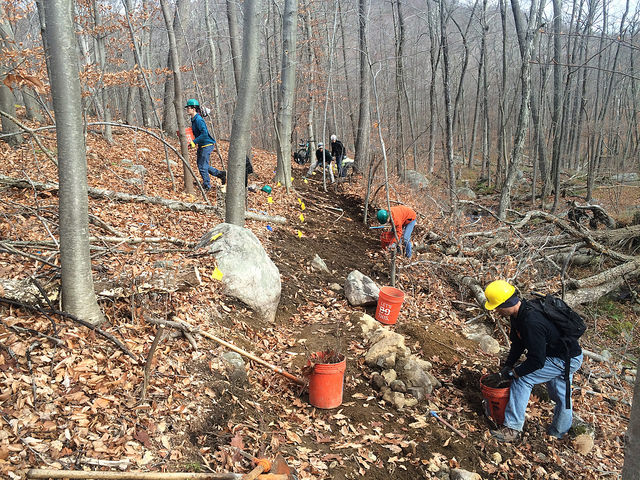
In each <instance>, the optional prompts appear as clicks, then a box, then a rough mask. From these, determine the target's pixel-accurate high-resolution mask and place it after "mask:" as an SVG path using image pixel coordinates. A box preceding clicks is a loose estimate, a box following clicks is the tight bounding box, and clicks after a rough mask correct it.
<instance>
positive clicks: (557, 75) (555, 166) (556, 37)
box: [551, 0, 562, 212]
mask: <svg viewBox="0 0 640 480" xmlns="http://www.w3.org/2000/svg"><path fill="white" fill-rule="evenodd" d="M561 26H562V0H553V115H552V116H551V136H552V138H553V153H552V155H551V171H552V172H553V189H554V190H555V192H554V196H553V207H552V209H551V211H552V212H555V211H556V209H557V208H558V199H559V198H560V168H561V165H560V147H561V144H560V140H561V137H562V126H561V125H560V117H561V115H562V111H561V110H562V101H561V99H562V92H561V88H562V71H561V69H562V67H561V62H562V59H561V58H560V56H561V55H562V49H561V48H562V47H561V45H560V33H561V29H562V27H561Z"/></svg>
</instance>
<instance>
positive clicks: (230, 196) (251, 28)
mask: <svg viewBox="0 0 640 480" xmlns="http://www.w3.org/2000/svg"><path fill="white" fill-rule="evenodd" d="M260 5H261V2H260V0H245V4H244V26H243V30H244V38H243V40H242V78H241V80H240V85H239V87H240V88H239V90H238V101H237V103H236V109H235V112H234V114H233V125H232V127H231V140H230V145H229V172H228V173H229V180H228V184H227V196H226V211H225V221H226V222H227V223H232V224H234V225H240V226H243V225H244V218H245V215H244V198H245V185H244V176H245V156H246V154H247V151H248V150H249V145H250V144H251V137H250V135H251V114H252V111H253V107H254V104H255V99H256V98H255V97H256V92H257V89H258V82H257V79H258V50H259V42H258V34H259V31H260V28H259V26H260V16H261V14H262V12H261V9H260Z"/></svg>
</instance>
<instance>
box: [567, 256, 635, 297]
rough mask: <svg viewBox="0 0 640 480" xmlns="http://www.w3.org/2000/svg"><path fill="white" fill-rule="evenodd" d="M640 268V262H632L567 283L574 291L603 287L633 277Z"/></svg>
mask: <svg viewBox="0 0 640 480" xmlns="http://www.w3.org/2000/svg"><path fill="white" fill-rule="evenodd" d="M638 268H640V262H638V261H637V260H636V261H631V262H627V263H623V264H622V265H618V266H617V267H613V268H610V269H609V270H605V271H604V272H601V273H598V274H597V275H593V276H591V277H586V278H581V279H579V280H571V281H570V282H568V283H567V286H568V287H569V288H571V289H573V290H578V289H581V288H590V287H596V286H598V285H602V284H603V283H606V282H611V281H613V280H617V279H619V278H620V277H622V276H624V275H633V274H634V272H636V271H637V270H638Z"/></svg>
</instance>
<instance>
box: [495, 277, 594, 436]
mask: <svg viewBox="0 0 640 480" xmlns="http://www.w3.org/2000/svg"><path fill="white" fill-rule="evenodd" d="M485 296H486V297H487V302H486V303H485V308H486V309H487V310H494V309H495V310H496V312H497V313H498V314H499V315H502V316H503V317H507V318H509V320H510V324H511V331H510V333H509V339H510V340H511V349H510V350H509V355H508V356H507V359H506V361H505V363H504V367H503V368H502V370H500V372H499V373H496V374H493V375H492V377H493V380H494V381H496V380H498V381H499V380H507V379H509V380H511V385H510V387H509V402H508V403H507V407H506V409H505V412H504V424H503V426H502V427H501V428H500V429H498V430H491V434H492V435H493V436H494V437H495V438H496V439H497V440H498V441H501V442H513V441H515V440H517V439H518V437H519V436H520V432H521V431H522V427H523V425H524V416H525V411H526V409H527V404H528V403H529V397H530V395H531V389H532V388H533V386H534V385H537V384H540V383H546V384H547V390H548V392H549V397H550V398H551V400H553V401H554V402H555V404H556V406H555V409H554V411H553V420H552V422H551V425H550V427H549V428H548V429H547V433H548V434H549V435H551V436H553V437H556V438H562V437H563V436H564V434H566V433H567V432H568V431H569V429H570V428H571V423H572V421H573V410H572V408H571V404H570V402H569V403H568V404H567V401H566V398H567V389H570V388H571V379H572V377H573V373H574V372H575V371H576V370H578V369H579V368H580V366H581V365H582V349H581V348H580V345H579V344H578V342H577V341H576V340H570V341H569V343H568V345H567V347H566V348H565V343H564V341H563V339H562V338H561V334H560V331H559V330H558V328H557V327H556V326H555V324H554V323H553V322H552V321H551V320H549V319H548V318H547V317H546V316H545V315H544V314H543V313H542V312H540V311H539V310H537V309H534V308H533V306H532V305H530V304H529V302H527V300H524V299H520V298H519V297H518V296H517V295H516V294H515V287H514V286H513V285H510V284H509V283H508V282H506V281H504V280H496V281H494V282H491V283H490V284H489V285H487V287H486V289H485ZM567 349H568V354H569V355H568V358H570V360H569V363H570V368H569V372H570V373H569V380H568V382H567V379H566V378H565V358H567ZM525 350H526V351H527V356H526V359H525V361H524V362H522V363H520V364H517V363H516V362H518V360H519V359H520V357H521V355H522V354H523V353H524V352H525Z"/></svg>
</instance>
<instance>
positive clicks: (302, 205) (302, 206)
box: [300, 202, 307, 210]
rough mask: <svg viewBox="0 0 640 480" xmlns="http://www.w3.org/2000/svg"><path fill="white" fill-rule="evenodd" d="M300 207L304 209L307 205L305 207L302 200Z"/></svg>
mask: <svg viewBox="0 0 640 480" xmlns="http://www.w3.org/2000/svg"><path fill="white" fill-rule="evenodd" d="M300 208H301V209H302V210H304V209H305V208H307V207H305V205H304V202H302V203H301V204H300Z"/></svg>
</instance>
